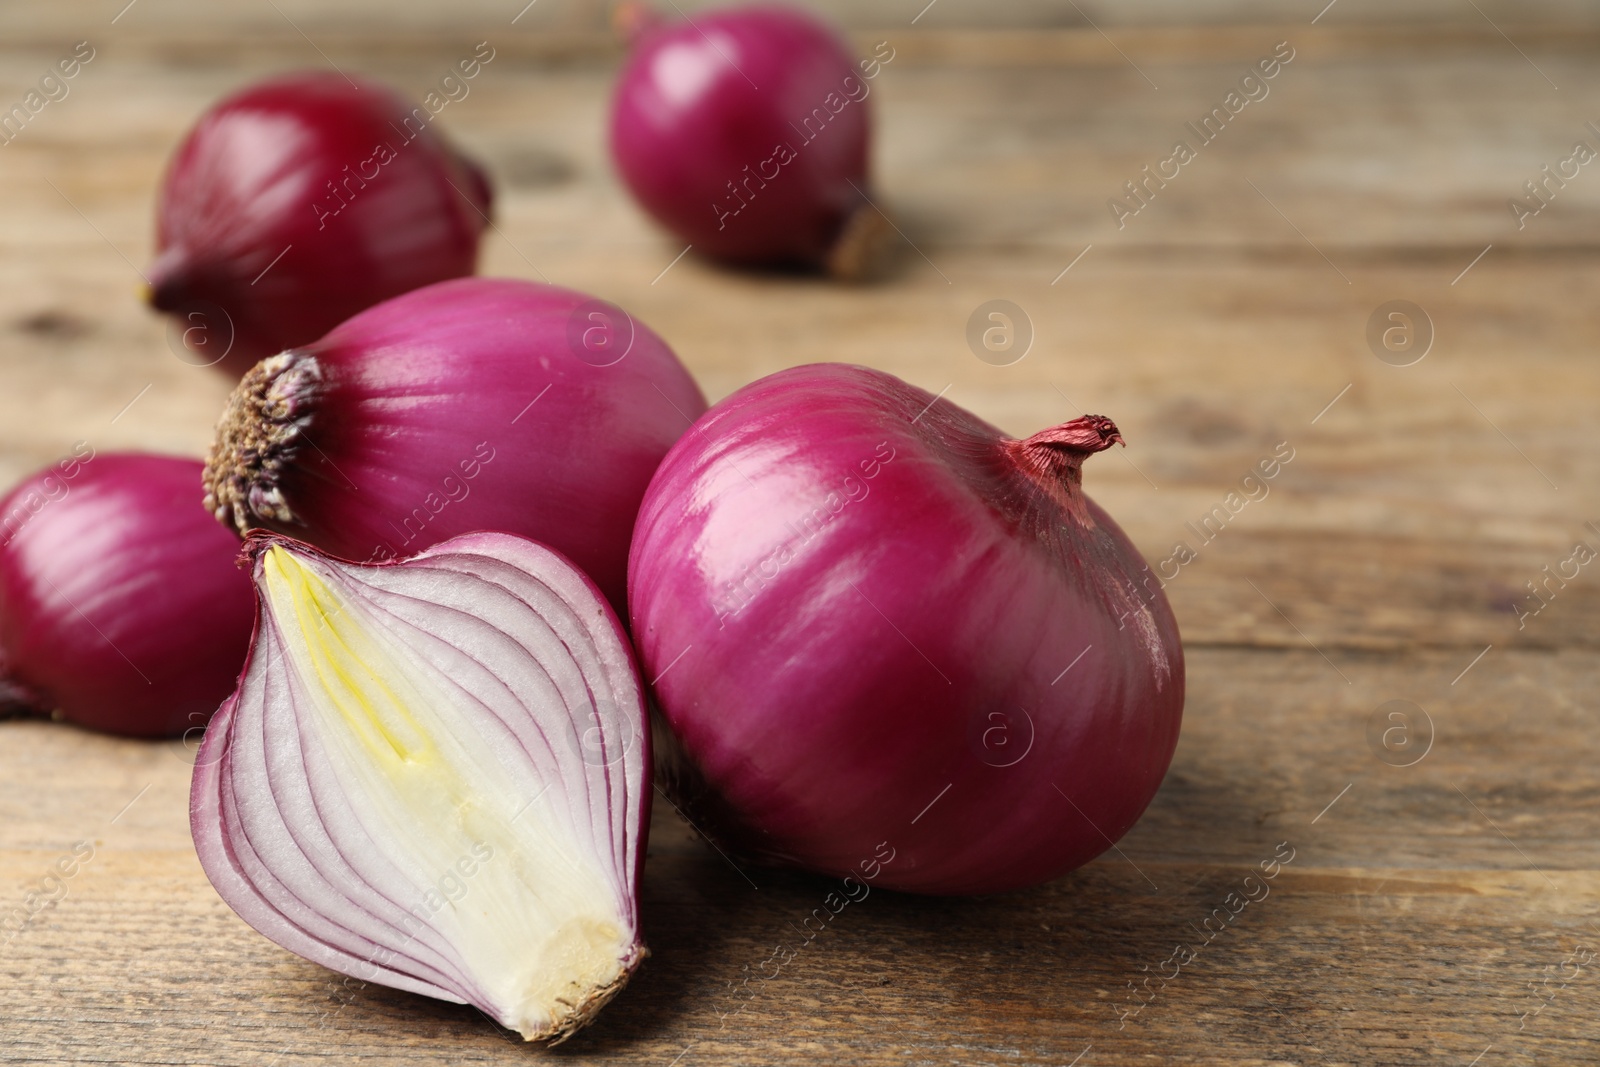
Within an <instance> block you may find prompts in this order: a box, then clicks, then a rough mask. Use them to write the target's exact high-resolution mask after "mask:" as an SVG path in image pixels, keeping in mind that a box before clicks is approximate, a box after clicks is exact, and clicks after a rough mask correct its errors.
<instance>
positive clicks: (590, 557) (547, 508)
mask: <svg viewBox="0 0 1600 1067" xmlns="http://www.w3.org/2000/svg"><path fill="white" fill-rule="evenodd" d="M591 302H592V300H591V298H590V297H587V296H585V295H584V294H582V293H576V292H572V291H571V290H567V289H558V288H556V287H554V286H548V285H539V284H536V283H533V282H525V281H513V280H509V279H494V278H464V279H459V280H456V281H450V282H441V283H439V284H437V285H433V286H429V287H427V288H425V289H420V290H417V291H415V292H411V293H407V294H405V295H404V296H400V297H397V298H395V299H394V300H390V301H388V302H386V303H384V304H380V305H378V306H377V307H374V308H370V309H368V310H367V311H365V312H362V313H361V314H359V315H357V316H355V317H354V318H352V319H350V320H349V321H348V322H346V323H344V324H342V325H341V326H339V327H338V328H336V329H335V330H333V332H331V333H329V334H328V335H327V336H326V337H324V338H322V339H321V340H320V341H317V342H316V343H315V344H311V345H307V346H304V351H307V352H310V353H312V354H313V355H314V356H315V358H316V360H317V362H318V364H319V365H320V366H321V368H322V373H323V375H324V381H323V385H322V396H321V397H320V398H319V399H318V401H317V402H316V405H315V409H314V410H313V411H312V412H311V413H310V414H311V419H310V423H309V425H308V426H307V428H306V434H307V441H308V443H309V444H310V446H311V447H303V448H301V449H300V451H299V453H298V455H297V456H296V457H295V459H294V460H293V461H292V462H291V463H290V464H289V465H288V466H287V467H286V468H285V469H284V470H283V472H282V475H281V479H280V482H279V485H280V488H281V491H282V494H283V497H284V499H285V501H286V502H287V503H288V504H289V506H290V508H291V509H292V510H293V512H294V515H295V517H296V519H297V520H298V521H296V522H293V523H282V522H273V521H270V520H268V519H266V518H263V517H261V516H256V524H257V525H261V526H264V527H268V528H272V529H275V530H277V531H278V532H281V533H285V534H289V535H290V536H293V537H297V538H300V539H302V540H304V541H306V542H308V543H310V544H313V545H315V546H316V547H318V548H320V549H322V550H323V551H325V552H328V553H330V554H332V555H335V556H339V557H342V558H345V559H349V560H355V561H367V560H375V559H386V558H393V557H395V556H409V555H412V554H414V553H416V552H419V551H421V550H422V549H423V548H426V547H428V546H430V545H433V544H436V543H438V542H439V541H442V540H444V539H446V538H449V537H454V536H456V535H458V534H464V533H470V532H473V531H476V530H499V531H503V532H506V533H514V534H520V535H521V536H524V537H528V538H531V539H533V540H536V541H539V542H541V543H543V544H546V545H549V546H550V547H552V548H554V549H556V550H557V551H559V552H561V553H562V554H564V555H565V556H567V557H568V558H569V559H571V560H572V561H573V562H574V563H575V564H576V565H577V566H578V567H579V568H580V569H581V570H582V571H583V572H584V573H585V574H587V575H589V577H590V578H592V579H593V580H594V581H595V582H596V583H597V584H598V585H599V586H600V588H601V590H602V591H604V592H605V594H606V596H607V597H608V598H609V599H610V601H611V603H612V604H613V605H615V606H616V607H617V609H618V611H619V613H620V612H621V611H622V607H623V605H624V604H625V603H626V585H627V560H628V545H629V540H630V538H631V536H632V532H633V521H634V517H635V516H636V515H637V514H638V511H639V503H640V501H641V500H642V499H643V498H644V492H645V489H646V487H647V486H648V485H649V484H650V478H651V476H652V475H653V474H654V473H655V469H656V467H657V465H659V464H660V462H661V459H662V457H663V456H665V455H666V453H667V450H668V449H669V448H670V447H671V446H672V445H673V443H674V442H675V441H677V439H678V438H679V437H680V436H681V435H682V434H683V433H684V432H685V431H686V430H687V429H688V428H689V426H690V424H691V423H692V421H693V420H694V419H696V418H698V417H699V415H700V414H701V413H702V412H704V411H705V407H706V402H705V398H704V396H702V395H701V393H700V389H699V387H698V386H697V385H696V384H695V382H694V379H693V378H691V377H690V376H689V372H688V371H687V370H686V369H685V368H684V366H683V364H682V363H680V362H679V361H678V358H677V356H675V355H674V354H673V352H672V350H671V349H670V348H668V347H667V345H666V343H665V342H664V341H662V340H661V339H660V338H659V337H658V336H656V335H655V334H654V333H653V332H651V331H650V330H649V329H648V328H647V327H646V326H645V325H644V324H643V323H640V322H638V321H637V320H634V323H633V326H634V331H635V333H634V339H633V345H632V348H631V349H630V350H629V351H628V352H627V354H626V355H625V356H623V357H622V358H621V359H620V360H618V361H617V362H616V363H614V364H611V365H610V366H595V365H593V364H591V363H589V362H586V361H585V360H584V359H581V358H579V356H578V355H576V354H575V353H574V349H573V346H572V343H571V332H570V331H571V330H572V329H573V325H572V323H573V320H574V313H575V312H576V311H578V309H580V308H581V307H582V306H583V305H585V304H589V303H591ZM580 319H581V316H580ZM530 404H531V405H532V406H531V407H530V406H529V405H530ZM485 445H486V446H487V449H485V448H484V447H483V446H485ZM486 454H488V455H490V456H491V458H489V459H488V460H487V461H484V460H483V456H484V455H486ZM463 464H467V465H468V467H469V468H471V467H473V466H475V467H476V469H477V473H476V474H475V475H473V476H470V477H468V476H467V475H466V474H465V469H464V468H463ZM434 507H437V508H438V510H437V512H435V511H434V510H433V508H434ZM419 509H420V511H419Z"/></svg>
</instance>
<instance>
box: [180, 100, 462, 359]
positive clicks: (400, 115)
mask: <svg viewBox="0 0 1600 1067" xmlns="http://www.w3.org/2000/svg"><path fill="white" fill-rule="evenodd" d="M432 118H433V116H432V114H431V113H430V111H429V109H427V108H423V107H412V106H411V105H410V104H408V103H407V102H406V101H405V100H403V99H401V98H400V97H399V96H398V95H396V94H395V93H393V92H391V91H390V90H388V89H387V88H385V87H384V86H381V85H378V84H375V83H372V82H362V83H360V84H355V83H352V82H350V81H348V80H346V79H345V78H344V77H343V76H342V75H339V74H334V73H326V72H316V73H302V74H290V75H286V76H283V77H280V78H275V79H273V80H271V81H267V82H262V83H260V84H258V85H254V86H252V87H250V88H248V89H246V90H244V91H243V92H240V93H238V94H236V95H234V96H232V97H229V98H228V99H226V100H224V101H223V102H222V103H220V104H218V105H216V106H215V107H213V108H212V109H211V110H210V111H209V112H207V113H206V114H205V115H204V116H203V117H202V118H201V119H200V122H199V123H198V125H196V126H195V128H194V129H193V130H192V131H190V133H189V135H188V137H186V138H185V139H184V141H183V144H182V145H180V146H179V148H178V151H177V154H176V155H175V156H174V157H173V159H172V162H171V164H170V166H169V167H168V170H167V175H166V178H165V179H164V181H163V183H162V187H161V194H160V201H159V203H158V205H157V208H156V252H157V255H156V260H155V263H154V264H152V265H151V267H150V272H149V283H150V288H149V299H150V303H151V305H152V306H153V307H155V308H156V309H158V310H160V311H165V312H170V313H172V314H173V315H175V316H177V325H178V326H179V327H180V328H182V329H183V332H184V335H185V343H186V344H187V346H188V348H189V349H190V350H191V351H193V352H194V353H195V356H196V358H197V359H199V360H201V361H204V362H215V361H217V360H220V359H222V358H223V356H224V354H225V355H226V362H225V363H224V364H223V365H224V366H225V367H226V368H228V369H230V370H232V371H233V372H234V373H236V374H237V373H242V372H243V371H244V370H245V369H246V368H248V367H249V366H250V365H251V364H252V363H254V362H255V361H256V360H258V359H260V358H262V357H263V356H269V355H271V354H273V353H274V352H280V351H282V350H283V349H285V348H289V347H292V346H294V345H302V344H305V343H307V342H309V341H314V340H316V339H317V338H318V337H320V336H322V335H323V334H324V333H326V332H327V331H328V330H330V329H332V328H333V327H334V326H336V325H338V324H339V323H340V322H342V321H344V320H345V319H347V318H349V317H350V316H351V315H354V314H355V313H356V312H358V311H360V310H362V309H363V308H368V307H371V306H372V305H373V304H376V303H378V302H379V301H380V300H385V299H387V298H389V297H391V296H397V295H399V294H400V293H404V292H406V291H408V290H411V289H416V288H418V287H420V286H423V285H428V284H430V283H432V282H437V281H442V280H444V279H446V278H457V277H460V276H462V275H466V274H471V273H472V271H473V268H474V266H475V264H476V261H477V255H478V235H479V232H480V231H481V230H482V229H483V227H484V224H485V222H486V221H487V218H488V212H489V208H490V199H491V194H490V189H489V182H488V179H487V177H486V176H485V174H484V172H483V171H482V170H481V169H480V168H479V167H478V166H477V165H476V164H475V163H473V162H471V161H470V160H468V159H466V158H465V157H463V156H462V155H460V154H459V153H457V152H456V151H455V150H454V149H452V148H451V147H450V145H449V144H448V143H447V142H446V141H445V140H444V138H443V137H442V136H440V134H439V133H438V132H437V131H436V130H435V129H434V128H433V127H431V126H430V125H429V123H430V122H431V120H432Z"/></svg>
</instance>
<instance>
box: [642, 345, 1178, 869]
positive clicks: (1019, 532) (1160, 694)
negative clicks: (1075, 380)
mask: <svg viewBox="0 0 1600 1067" xmlns="http://www.w3.org/2000/svg"><path fill="white" fill-rule="evenodd" d="M919 413H920V417H919ZM1087 418H1090V417H1086V419H1087ZM1084 421H1085V420H1077V422H1075V423H1072V424H1068V426H1067V427H1063V428H1060V430H1057V431H1045V432H1044V433H1042V434H1040V435H1038V436H1037V437H1035V438H1030V439H1029V441H1028V442H1017V441H1014V440H1010V439H1008V438H1006V437H1005V436H1004V435H1003V434H1001V433H1000V432H999V431H998V430H996V429H995V428H994V427H992V426H989V425H988V424H986V423H984V422H983V421H981V420H979V419H978V418H976V417H975V416H973V415H971V414H969V413H967V412H966V411H964V410H962V409H961V408H959V407H957V406H955V405H954V404H951V403H949V402H948V401H944V400H938V401H935V400H934V398H933V397H932V396H930V395H929V394H928V393H925V392H924V391H922V390H921V389H917V388H914V387H912V386H910V385H907V384H906V383H904V382H902V381H900V380H899V379H897V378H894V377H892V376H890V375H886V374H882V373H879V372H876V371H871V370H867V369H864V368H860V367H852V366H846V365H840V364H821V365H815V366H808V367H799V368H795V369H792V370H788V371H783V372H780V373H778V374H774V375H772V376H771V377H768V378H765V379H763V380H761V381H759V382H756V383H755V384H753V385H751V386H748V387H747V388H745V389H743V390H741V391H740V392H738V393H736V394H734V395H733V396H731V397H729V398H727V399H726V400H724V401H722V402H721V403H719V404H718V405H716V406H715V407H714V408H712V409H711V411H710V412H708V413H707V414H706V416H705V417H704V418H702V419H701V421H700V422H699V423H698V425H697V429H696V431H695V432H693V433H690V434H688V435H686V436H685V437H684V438H683V440H682V441H680V442H679V444H678V445H677V446H676V447H675V448H674V449H673V450H672V452H671V453H670V454H669V455H668V456H667V458H666V460H665V461H664V462H663V463H662V466H661V469H660V470H659V471H658V472H657V475H656V478H655V480H654V481H653V482H652V483H651V486H650V491H649V493H648V494H647V495H646V498H645V502H644V506H643V508H642V510H641V512H640V516H639V521H638V524H637V527H636V530H635V534H634V543H633V550H632V556H631V560H630V570H629V606H630V611H631V616H632V624H633V633H634V639H635V642H636V645H637V647H638V649H639V652H640V654H641V658H642V661H643V666H644V674H645V676H646V677H651V678H657V681H656V682H655V686H654V687H655V695H656V698H657V700H658V702H659V706H660V709H661V711H662V713H663V717H664V720H665V724H666V726H667V727H668V730H669V731H670V734H671V735H672V736H671V737H670V738H668V739H667V743H666V744H665V745H663V746H662V747H661V748H658V767H659V773H660V775H661V777H662V779H663V780H664V784H665V785H666V786H667V788H669V789H670V790H671V791H672V792H673V793H674V794H675V795H676V798H677V799H678V800H679V802H680V803H681V804H682V805H683V807H684V810H685V813H686V814H687V815H688V817H689V818H690V819H691V820H692V821H693V822H695V824H696V825H698V826H699V827H700V828H701V829H702V830H703V831H705V832H706V833H708V834H709V835H710V836H711V837H712V838H713V839H715V840H719V841H721V842H723V843H724V844H725V845H727V846H730V847H733V848H737V849H739V850H741V851H743V852H744V853H746V854H747V855H751V856H753V857H755V858H758V859H762V860H765V861H768V862H772V863H777V864H782V865H791V866H797V867H801V868H805V869H808V870H812V871H816V872H819V873H824V874H829V875H835V876H842V875H849V874H854V875H856V876H857V877H858V878H859V877H862V872H863V870H867V869H868V865H870V867H871V868H874V869H875V868H877V867H878V864H877V863H876V862H874V857H876V858H877V859H878V860H882V858H883V856H884V855H885V854H886V853H887V854H892V855H893V857H894V858H893V861H892V863H887V864H884V865H882V866H881V870H879V871H878V873H877V876H876V878H875V879H874V884H877V885H881V886H885V887H887V888H892V889H900V890H906V891H911V892H919V893H933V894H982V893H992V892H999V891H1004V890H1012V889H1018V888H1022V887H1025V886H1030V885H1034V884H1036V883H1039V882H1043V881H1046V880H1048V879H1051V878H1055V877H1057V876H1059V875H1061V874H1064V873H1065V872H1067V871H1070V870H1072V869H1074V868H1076V867H1078V866H1080V865H1082V864H1083V863H1086V862H1088V861H1089V860H1090V859H1092V858H1093V857H1095V856H1096V855H1098V854H1099V853H1101V852H1102V851H1104V850H1105V849H1106V848H1108V847H1109V845H1110V843H1111V842H1112V841H1114V840H1115V839H1117V838H1119V837H1121V836H1122V835H1123V834H1124V833H1125V832H1127V830H1128V829H1129V828H1130V827H1131V826H1132V825H1133V824H1134V822H1135V821H1136V820H1137V819H1138V817H1139V815H1140V814H1141V813H1142V812H1143V811H1144V809H1145V807H1146V805H1147V804H1148V803H1149V802H1150V800H1151V798H1152V797H1153V796H1154V795H1155V792H1156V790H1157V788H1158V787H1159V785H1160V783H1161V779H1162V777H1163V775H1164V774H1165V773H1166V769H1167V766H1168V764H1169V762H1170V761H1171V758H1172V753H1173V749H1174V748H1175V746H1176V744H1177V739H1178V728H1179V723H1180V720H1181V718H1182V710H1183V693H1184V673H1183V651H1182V647H1181V645H1180V643H1179V637H1178V629H1177V623H1176V621H1175V620H1174V618H1173V616H1172V612H1171V610H1170V608H1169V607H1168V605H1167V603H1166V600H1165V598H1164V596H1163V595H1162V594H1161V591H1160V588H1159V584H1158V583H1154V582H1152V581H1150V578H1151V575H1150V572H1149V571H1148V568H1147V567H1146V566H1145V564H1144V561H1143V560H1142V558H1141V557H1140V555H1139V553H1138V551H1137V550H1136V549H1135V548H1134V547H1133V545H1132V544H1131V543H1130V542H1129V540H1128V538H1127V537H1126V535H1124V534H1123V533H1122V531H1121V530H1120V529H1119V528H1118V527H1117V525H1116V524H1115V523H1114V522H1112V520H1111V518H1110V516H1108V515H1107V514H1106V513H1105V512H1104V511H1103V510H1101V509H1100V508H1099V507H1098V506H1096V505H1095V504H1094V503H1093V502H1092V501H1089V500H1088V499H1087V497H1084V496H1083V495H1082V489H1081V485H1067V484H1066V482H1063V481H1058V480H1057V479H1056V478H1055V477H1054V476H1052V475H1051V474H1050V472H1049V471H1048V470H1047V469H1046V468H1047V466H1048V463H1046V464H1040V463H1038V462H1035V461H1030V460H1028V458H1027V457H1028V454H1029V450H1030V449H1033V450H1034V453H1035V455H1040V456H1047V455H1051V453H1050V451H1049V448H1048V446H1040V447H1042V448H1043V451H1040V450H1039V448H1038V447H1036V446H1035V442H1038V441H1039V440H1040V439H1041V438H1045V437H1047V436H1049V435H1051V434H1053V433H1055V434H1059V433H1060V432H1061V431H1062V430H1067V429H1069V428H1071V427H1074V426H1076V425H1078V423H1082V422H1084ZM1101 421H1102V422H1103V424H1104V425H1105V426H1108V427H1111V434H1112V435H1115V427H1114V426H1112V424H1111V423H1110V421H1109V420H1101ZM1116 439H1117V440H1120V438H1116ZM1109 443H1110V442H1109V440H1108V441H1106V442H1103V443H1100V444H1098V445H1096V446H1095V450H1098V448H1103V447H1106V445H1108V444H1109ZM885 456H888V457H890V458H889V459H888V460H887V461H885V460H884V457H885ZM1082 458H1083V456H1082V455H1081V454H1080V455H1077V456H1075V457H1073V456H1069V457H1068V459H1067V460H1066V461H1062V466H1063V467H1068V466H1070V467H1071V468H1072V470H1071V475H1072V479H1069V480H1073V479H1075V477H1076V474H1077V467H1076V464H1077V463H1078V462H1081V460H1082ZM1030 463H1031V464H1032V466H1033V467H1034V472H1033V473H1031V474H1030V472H1029V471H1028V470H1026V469H1025V468H1026V467H1028V466H1029V465H1030ZM830 494H831V495H830ZM816 508H821V512H820V515H821V516H823V518H821V519H819V518H818V517H817V516H818V514H819V513H818V512H815V511H814V510H813V509H816ZM1074 513H1076V514H1078V515H1081V516H1082V517H1083V519H1084V520H1086V521H1080V520H1079V519H1078V518H1075V517H1074ZM807 516H811V525H810V526H807V525H805V522H806V519H807ZM785 550H786V551H787V556H788V558H787V560H785V558H784V551H785ZM1141 620H1142V622H1141ZM1124 626H1125V628H1122V627H1124ZM1089 646H1092V648H1090V650H1089V651H1088V652H1087V653H1086V654H1085V655H1083V657H1082V659H1081V660H1079V661H1078V662H1077V663H1076V665H1075V666H1073V668H1072V670H1071V671H1070V672H1068V673H1066V674H1065V675H1063V674H1062V672H1063V670H1064V668H1066V667H1067V666H1068V665H1069V664H1071V663H1072V662H1073V660H1074V658H1075V657H1077V656H1078V655H1079V653H1080V652H1083V650H1084V649H1085V648H1086V647H1089ZM1019 709H1020V710H1021V711H1023V712H1026V716H1023V715H1020V714H1018V712H1019ZM995 715H999V716H1000V718H998V719H997V718H994V717H993V716H995ZM996 729H998V730H1000V731H1001V733H1000V734H995V733H994V732H993V731H994V730H996ZM1030 742H1031V743H1030ZM1007 745H1009V746H1010V747H1009V748H1008V747H1006V746H1007ZM1025 746H1026V747H1025ZM1068 798H1070V799H1068ZM1074 805H1075V806H1076V807H1074ZM882 843H887V846H888V850H892V853H888V850H884V849H883V848H882ZM869 873H870V871H869Z"/></svg>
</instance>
